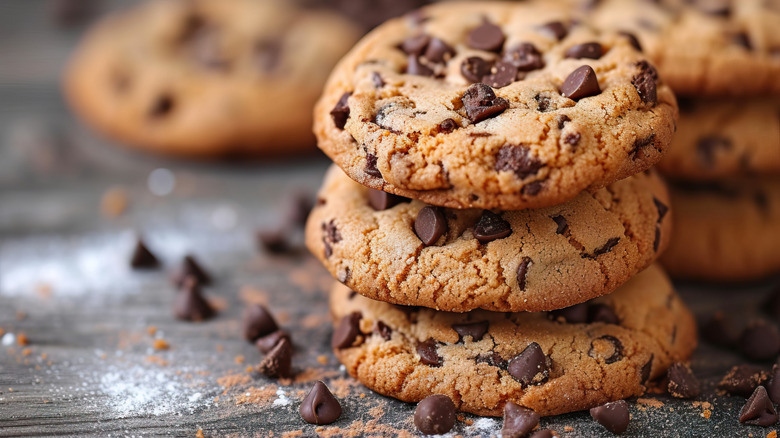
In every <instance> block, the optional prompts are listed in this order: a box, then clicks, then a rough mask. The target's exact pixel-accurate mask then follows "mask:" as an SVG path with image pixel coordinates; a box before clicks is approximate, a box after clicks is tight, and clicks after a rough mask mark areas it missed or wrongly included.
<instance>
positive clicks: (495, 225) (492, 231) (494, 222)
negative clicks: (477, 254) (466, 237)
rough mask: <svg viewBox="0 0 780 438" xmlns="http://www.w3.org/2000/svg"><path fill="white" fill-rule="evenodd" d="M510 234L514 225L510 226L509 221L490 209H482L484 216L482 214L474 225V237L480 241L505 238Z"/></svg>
mask: <svg viewBox="0 0 780 438" xmlns="http://www.w3.org/2000/svg"><path fill="white" fill-rule="evenodd" d="M510 234H512V227H510V226H509V222H507V221H505V220H504V219H503V218H501V216H500V215H498V214H495V213H493V212H492V211H490V210H484V211H482V216H480V218H479V221H477V224H476V225H475V226H474V237H476V238H477V240H479V242H480V243H488V242H492V241H494V240H496V239H503V238H505V237H507V236H509V235H510Z"/></svg>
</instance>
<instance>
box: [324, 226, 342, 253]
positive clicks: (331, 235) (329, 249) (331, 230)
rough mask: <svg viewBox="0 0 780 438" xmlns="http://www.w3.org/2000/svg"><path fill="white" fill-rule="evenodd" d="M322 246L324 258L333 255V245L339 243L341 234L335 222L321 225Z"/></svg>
mask: <svg viewBox="0 0 780 438" xmlns="http://www.w3.org/2000/svg"><path fill="white" fill-rule="evenodd" d="M321 228H322V244H323V246H324V247H325V250H324V251H325V258H328V257H330V256H331V255H332V254H333V245H335V244H337V243H339V242H341V233H339V230H338V228H337V227H336V220H335V219H331V220H330V221H329V222H323V223H322V226H321Z"/></svg>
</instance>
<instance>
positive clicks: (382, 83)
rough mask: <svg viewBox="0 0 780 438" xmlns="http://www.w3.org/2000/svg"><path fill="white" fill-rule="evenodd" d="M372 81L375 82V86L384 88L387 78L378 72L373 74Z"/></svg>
mask: <svg viewBox="0 0 780 438" xmlns="http://www.w3.org/2000/svg"><path fill="white" fill-rule="evenodd" d="M371 82H373V83H374V87H376V88H382V87H384V86H385V80H384V79H382V75H380V74H379V73H377V72H374V73H372V74H371Z"/></svg>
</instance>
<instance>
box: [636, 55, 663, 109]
mask: <svg viewBox="0 0 780 438" xmlns="http://www.w3.org/2000/svg"><path fill="white" fill-rule="evenodd" d="M636 65H637V67H639V73H637V74H636V75H635V76H634V77H633V78H632V79H631V83H632V84H633V85H634V88H636V92H637V93H639V98H640V99H642V102H644V103H647V104H650V105H655V104H656V103H658V92H657V83H658V72H657V71H656V69H655V67H653V66H652V65H650V63H649V62H647V61H639V62H638V63H637V64H636Z"/></svg>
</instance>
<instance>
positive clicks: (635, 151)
mask: <svg viewBox="0 0 780 438" xmlns="http://www.w3.org/2000/svg"><path fill="white" fill-rule="evenodd" d="M650 145H652V146H653V147H655V133H653V134H650V135H648V136H647V137H644V138H637V139H636V140H634V144H633V145H632V146H631V152H629V154H628V156H629V157H631V159H632V160H635V159H636V158H637V157H638V156H639V153H640V152H643V151H644V149H645V148H646V147H648V146H650Z"/></svg>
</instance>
